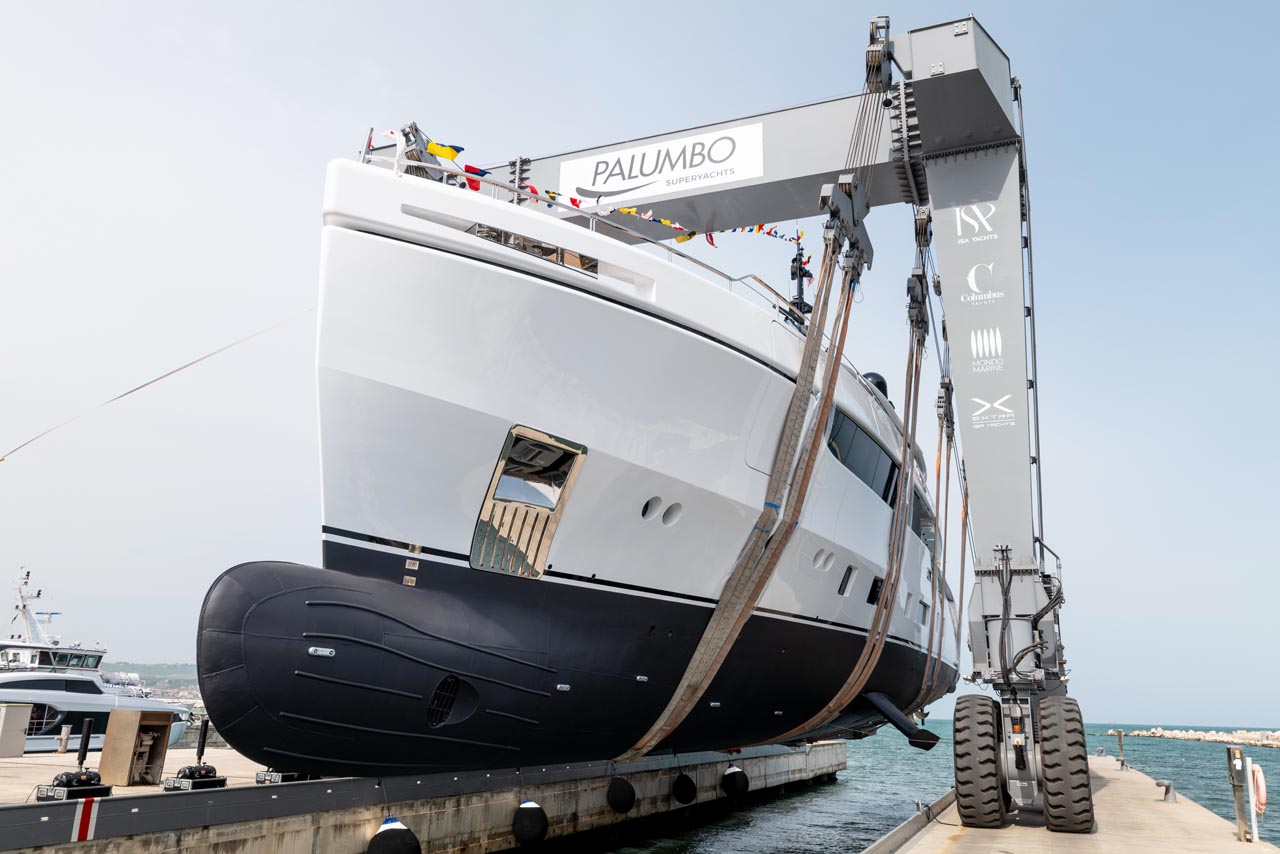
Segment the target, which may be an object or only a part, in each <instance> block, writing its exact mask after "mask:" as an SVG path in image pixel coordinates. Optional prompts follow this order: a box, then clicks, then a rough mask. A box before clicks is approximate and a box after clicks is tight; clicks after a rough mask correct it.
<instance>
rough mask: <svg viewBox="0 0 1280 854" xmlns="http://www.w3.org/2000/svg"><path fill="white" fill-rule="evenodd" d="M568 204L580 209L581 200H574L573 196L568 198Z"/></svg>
mask: <svg viewBox="0 0 1280 854" xmlns="http://www.w3.org/2000/svg"><path fill="white" fill-rule="evenodd" d="M569 204H571V205H573V206H574V207H575V208H580V207H582V200H581V199H575V198H574V197H573V196H570V197H569Z"/></svg>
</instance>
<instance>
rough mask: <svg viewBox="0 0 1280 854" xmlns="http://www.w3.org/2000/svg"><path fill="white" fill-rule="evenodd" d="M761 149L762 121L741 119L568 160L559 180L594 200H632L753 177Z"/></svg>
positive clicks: (760, 165)
mask: <svg viewBox="0 0 1280 854" xmlns="http://www.w3.org/2000/svg"><path fill="white" fill-rule="evenodd" d="M763 151H764V150H763V126H762V125H759V124H754V125H745V126H743V127H736V128H728V129H725V130H719V131H716V132H714V133H705V134H698V135H696V136H687V137H681V138H679V139H669V140H663V141H661V142H655V143H652V144H650V145H643V146H635V147H633V148H624V149H621V150H618V151H609V152H605V153H603V154H598V155H595V156H593V157H584V158H581V159H578V160H568V161H565V162H564V163H561V164H560V186H561V188H562V189H564V190H565V191H566V192H572V193H574V194H575V195H577V196H579V197H580V198H582V199H583V200H588V199H589V200H591V201H594V202H596V203H598V204H613V203H615V202H623V201H636V200H639V199H643V198H649V197H653V196H659V195H663V194H665V193H670V192H674V191H677V190H681V191H687V190H691V189H697V188H699V187H706V186H714V185H716V184H724V183H728V182H730V181H739V180H743V179H747V178H756V177H759V176H760V175H762V174H763V172H764V153H763Z"/></svg>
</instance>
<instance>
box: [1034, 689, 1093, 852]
mask: <svg viewBox="0 0 1280 854" xmlns="http://www.w3.org/2000/svg"><path fill="white" fill-rule="evenodd" d="M1037 717H1038V725H1039V729H1040V765H1041V770H1042V771H1043V772H1044V787H1043V790H1042V793H1043V795H1044V823H1045V826H1046V827H1048V828H1049V829H1050V830H1052V831H1056V832H1057V833H1088V832H1090V831H1091V830H1093V789H1092V787H1091V786H1090V784H1089V749H1088V747H1086V746H1085V741H1084V718H1083V717H1081V715H1080V704H1079V703H1077V702H1076V701H1075V699H1074V698H1072V697H1046V698H1045V699H1043V700H1041V701H1040V711H1039V713H1038V715H1037Z"/></svg>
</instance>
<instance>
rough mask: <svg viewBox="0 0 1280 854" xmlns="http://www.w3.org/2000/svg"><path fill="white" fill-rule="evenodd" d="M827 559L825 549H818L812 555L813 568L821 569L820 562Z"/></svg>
mask: <svg viewBox="0 0 1280 854" xmlns="http://www.w3.org/2000/svg"><path fill="white" fill-rule="evenodd" d="M826 559H827V550H826V549H818V553H817V554H815V555H814V556H813V568H814V569H822V563H823V561H825V560H826Z"/></svg>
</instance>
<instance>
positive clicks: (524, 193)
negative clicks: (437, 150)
mask: <svg viewBox="0 0 1280 854" xmlns="http://www.w3.org/2000/svg"><path fill="white" fill-rule="evenodd" d="M374 160H379V161H383V162H386V163H390V164H391V165H392V169H393V171H394V172H395V174H396V175H400V174H402V169H404V168H410V167H417V168H419V169H431V170H434V171H436V172H442V173H444V174H446V175H453V176H455V177H458V178H462V179H464V180H467V181H476V182H479V183H481V184H488V185H490V186H492V187H496V188H498V189H501V190H506V191H507V192H509V193H511V194H512V195H515V196H521V197H523V198H526V199H530V200H533V201H537V202H543V203H545V204H549V205H554V206H555V207H558V208H563V209H564V210H565V211H567V212H569V213H572V214H574V215H575V216H582V217H586V218H587V219H588V220H589V221H592V222H596V223H600V224H603V225H606V226H608V227H609V228H616V229H617V230H618V231H621V232H622V233H623V234H628V235H630V236H632V237H635V238H637V239H638V240H640V241H642V242H644V243H647V244H648V245H650V246H655V247H657V248H658V249H661V250H662V251H664V252H667V253H669V254H671V255H677V256H679V257H681V258H683V259H685V260H686V261H688V262H690V263H691V264H693V265H694V266H697V267H700V268H701V269H703V270H706V271H707V272H709V273H712V274H714V275H716V276H718V277H720V278H721V279H723V280H724V281H726V282H728V283H730V284H733V283H734V282H739V281H742V280H743V279H747V278H751V279H755V280H756V281H757V282H759V283H760V284H761V285H762V286H764V288H765V289H766V290H768V291H769V293H771V294H772V295H773V296H774V297H775V298H777V299H779V300H781V301H782V303H783V304H784V305H790V304H791V303H790V301H789V300H788V299H787V298H786V297H784V296H783V295H782V294H780V293H778V292H777V291H775V290H774V289H773V288H771V287H770V286H769V285H768V284H766V283H765V281H764V280H763V279H761V278H760V277H759V276H757V275H755V274H754V273H748V274H747V275H746V276H738V277H737V278H735V277H733V276H730V275H729V274H728V273H726V272H725V271H723V270H721V269H719V268H717V267H713V266H712V265H710V264H708V263H706V262H705V261H702V260H699V259H698V258H695V257H693V256H692V255H688V254H686V253H684V252H681V251H680V250H679V249H676V248H675V247H672V246H668V245H667V244H665V243H662V242H660V241H657V240H654V239H653V238H652V237H649V236H648V235H645V234H641V233H640V232H638V231H636V230H635V229H631V228H628V227H627V226H625V225H622V224H620V223H616V222H613V221H612V220H608V219H605V218H604V217H603V216H600V215H598V214H595V213H592V212H591V211H585V210H583V209H582V208H579V207H575V206H574V205H570V204H568V203H567V202H562V201H560V200H559V199H553V198H551V197H549V196H546V195H543V194H542V193H538V194H536V195H535V194H534V193H531V192H529V191H528V190H526V189H524V188H522V187H517V186H516V185H514V184H509V183H507V182H506V181H498V180H496V179H493V178H487V177H484V176H481V175H475V174H472V173H471V172H464V171H461V170H458V169H452V168H450V167H448V166H441V165H437V164H435V163H421V162H419V161H416V160H409V159H407V158H406V159H401V158H399V157H387V156H386V155H381V154H373V153H372V152H370V153H369V154H367V155H365V157H364V160H363V162H365V163H370V162H372V161H374ZM557 195H561V194H557Z"/></svg>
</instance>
